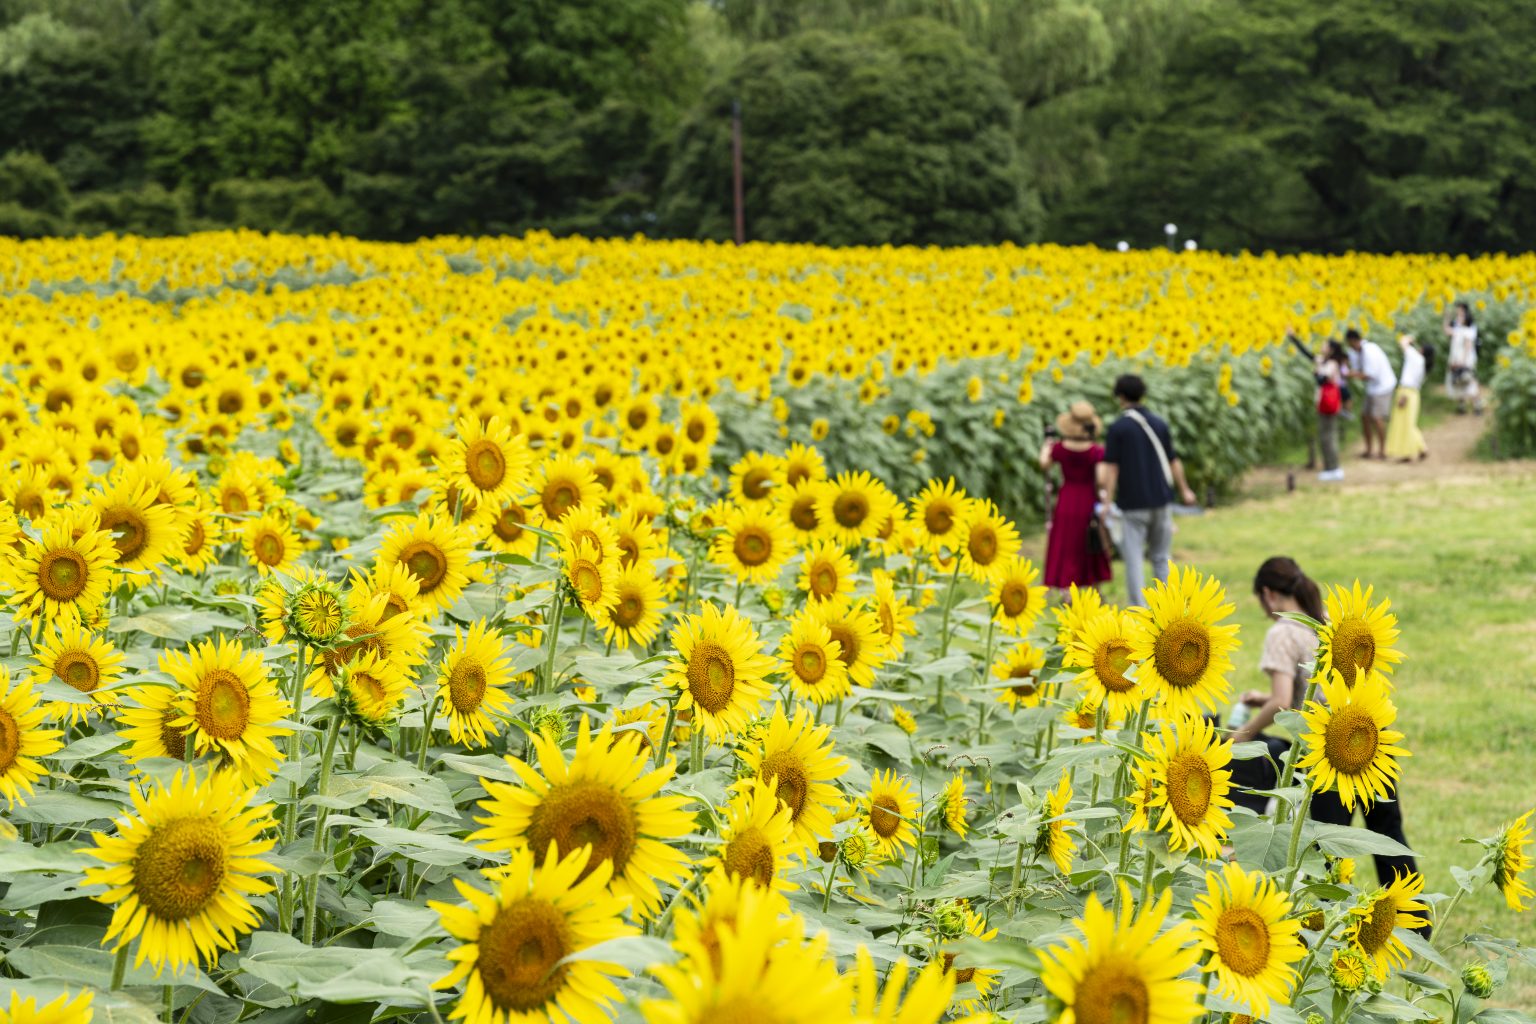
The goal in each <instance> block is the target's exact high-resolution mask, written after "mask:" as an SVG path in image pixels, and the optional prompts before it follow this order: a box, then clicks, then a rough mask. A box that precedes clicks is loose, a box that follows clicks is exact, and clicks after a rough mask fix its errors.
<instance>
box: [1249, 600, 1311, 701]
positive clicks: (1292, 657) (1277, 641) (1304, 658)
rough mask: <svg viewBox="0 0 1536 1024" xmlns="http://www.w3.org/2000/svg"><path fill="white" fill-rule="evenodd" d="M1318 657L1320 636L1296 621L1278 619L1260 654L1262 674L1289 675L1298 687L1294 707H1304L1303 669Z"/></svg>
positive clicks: (1265, 638) (1292, 695) (1292, 694)
mask: <svg viewBox="0 0 1536 1024" xmlns="http://www.w3.org/2000/svg"><path fill="white" fill-rule="evenodd" d="M1316 657H1317V634H1316V633H1314V632H1312V631H1311V630H1310V629H1308V628H1307V627H1306V626H1303V625H1302V624H1301V623H1299V622H1297V621H1296V620H1295V619H1276V620H1275V621H1274V623H1273V624H1272V625H1271V626H1270V627H1269V632H1267V633H1265V634H1264V650H1263V653H1261V654H1260V655H1259V671H1260V672H1264V673H1269V672H1288V673H1290V675H1291V677H1292V678H1293V679H1294V680H1296V682H1297V684H1298V685H1297V686H1296V688H1295V689H1294V690H1293V691H1292V692H1291V706H1292V707H1298V708H1299V707H1301V702H1302V698H1303V697H1305V696H1306V687H1305V686H1304V685H1300V684H1301V683H1302V681H1303V680H1304V679H1305V676H1304V675H1303V673H1302V670H1301V666H1302V665H1305V664H1307V663H1308V662H1311V661H1313V660H1314V659H1315V658H1316Z"/></svg>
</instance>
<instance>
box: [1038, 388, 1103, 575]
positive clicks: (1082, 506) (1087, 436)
mask: <svg viewBox="0 0 1536 1024" xmlns="http://www.w3.org/2000/svg"><path fill="white" fill-rule="evenodd" d="M1103 428H1104V425H1103V423H1101V422H1100V420H1099V417H1098V414H1097V413H1095V412H1094V411H1093V406H1092V405H1089V404H1088V403H1087V402H1073V403H1072V406H1071V408H1070V409H1068V410H1067V411H1066V412H1064V413H1062V414H1061V415H1060V416H1058V417H1056V433H1057V436H1058V439H1057V440H1052V439H1050V438H1047V439H1046V442H1045V445H1044V446H1043V447H1042V448H1041V449H1040V469H1041V470H1042V471H1044V472H1046V473H1049V472H1050V470H1051V466H1052V465H1057V466H1060V467H1061V481H1062V482H1061V489H1060V490H1058V491H1057V492H1056V507H1055V509H1054V510H1053V511H1052V512H1051V525H1050V529H1049V530H1048V531H1047V533H1046V547H1045V585H1046V586H1048V587H1051V588H1053V589H1056V590H1067V589H1068V588H1069V587H1072V586H1074V585H1076V586H1077V587H1079V588H1084V587H1096V586H1098V585H1099V584H1100V583H1103V582H1105V581H1106V580H1108V579H1109V578H1110V577H1111V575H1112V573H1111V571H1110V566H1109V552H1108V551H1106V550H1105V549H1104V547H1103V546H1102V545H1101V544H1095V543H1094V541H1095V540H1096V539H1097V538H1098V536H1099V534H1098V526H1097V525H1096V524H1095V523H1094V522H1093V515H1094V510H1093V506H1094V503H1095V502H1096V501H1097V500H1098V491H1097V488H1096V487H1095V486H1094V479H1095V471H1096V470H1097V468H1098V465H1099V463H1100V462H1103V461H1104V449H1103V448H1102V447H1101V446H1100V445H1099V444H1098V437H1099V434H1100V433H1102V432H1103Z"/></svg>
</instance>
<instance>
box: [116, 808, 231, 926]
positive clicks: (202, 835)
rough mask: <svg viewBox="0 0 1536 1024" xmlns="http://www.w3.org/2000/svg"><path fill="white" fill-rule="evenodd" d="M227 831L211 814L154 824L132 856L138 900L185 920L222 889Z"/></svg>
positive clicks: (167, 917) (150, 908)
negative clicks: (207, 816)
mask: <svg viewBox="0 0 1536 1024" xmlns="http://www.w3.org/2000/svg"><path fill="white" fill-rule="evenodd" d="M225 861H226V847H225V842H224V834H223V832H222V831H221V830H220V829H219V826H218V825H217V824H216V823H215V822H214V821H212V820H211V819H208V818H180V819H178V820H175V821H168V822H165V823H163V824H160V825H157V826H155V827H154V828H153V829H152V830H151V831H150V833H149V836H148V837H147V838H145V840H144V841H143V842H142V843H141V844H140V845H139V850H138V853H137V854H136V855H135V856H134V858H133V889H134V894H135V895H136V896H138V898H139V902H140V903H142V904H143V905H144V909H146V910H148V911H149V912H150V913H151V914H153V915H154V916H155V917H158V918H160V919H161V920H163V921H184V920H186V919H187V918H189V917H192V916H193V915H194V914H197V913H198V912H199V911H201V910H202V909H203V908H204V907H206V906H207V905H208V904H209V903H210V902H212V900H213V899H214V897H215V896H217V895H218V892H219V886H220V884H221V883H222V882H223V881H224V869H225Z"/></svg>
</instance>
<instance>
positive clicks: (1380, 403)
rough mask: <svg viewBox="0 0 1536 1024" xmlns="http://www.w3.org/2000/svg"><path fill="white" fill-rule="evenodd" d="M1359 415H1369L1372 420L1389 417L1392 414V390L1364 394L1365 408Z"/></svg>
mask: <svg viewBox="0 0 1536 1024" xmlns="http://www.w3.org/2000/svg"><path fill="white" fill-rule="evenodd" d="M1360 415H1362V416H1369V417H1371V419H1374V420H1384V419H1389V418H1391V416H1392V392H1390V391H1388V392H1387V393H1386V394H1384V395H1366V396H1365V408H1364V409H1362V410H1361V411H1360Z"/></svg>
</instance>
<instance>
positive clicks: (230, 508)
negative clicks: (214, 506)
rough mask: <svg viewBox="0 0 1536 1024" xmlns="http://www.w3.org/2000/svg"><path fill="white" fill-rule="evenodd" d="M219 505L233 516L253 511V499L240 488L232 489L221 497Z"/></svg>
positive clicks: (227, 490)
mask: <svg viewBox="0 0 1536 1024" xmlns="http://www.w3.org/2000/svg"><path fill="white" fill-rule="evenodd" d="M219 505H220V506H221V507H222V508H223V509H224V511H225V512H228V513H229V514H231V515H240V514H241V513H244V512H249V511H250V510H251V499H250V498H249V497H248V496H247V495H246V493H245V492H244V491H242V490H240V489H239V488H235V487H231V488H228V489H226V490H225V491H224V492H223V493H221V494H220V495H219Z"/></svg>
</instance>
